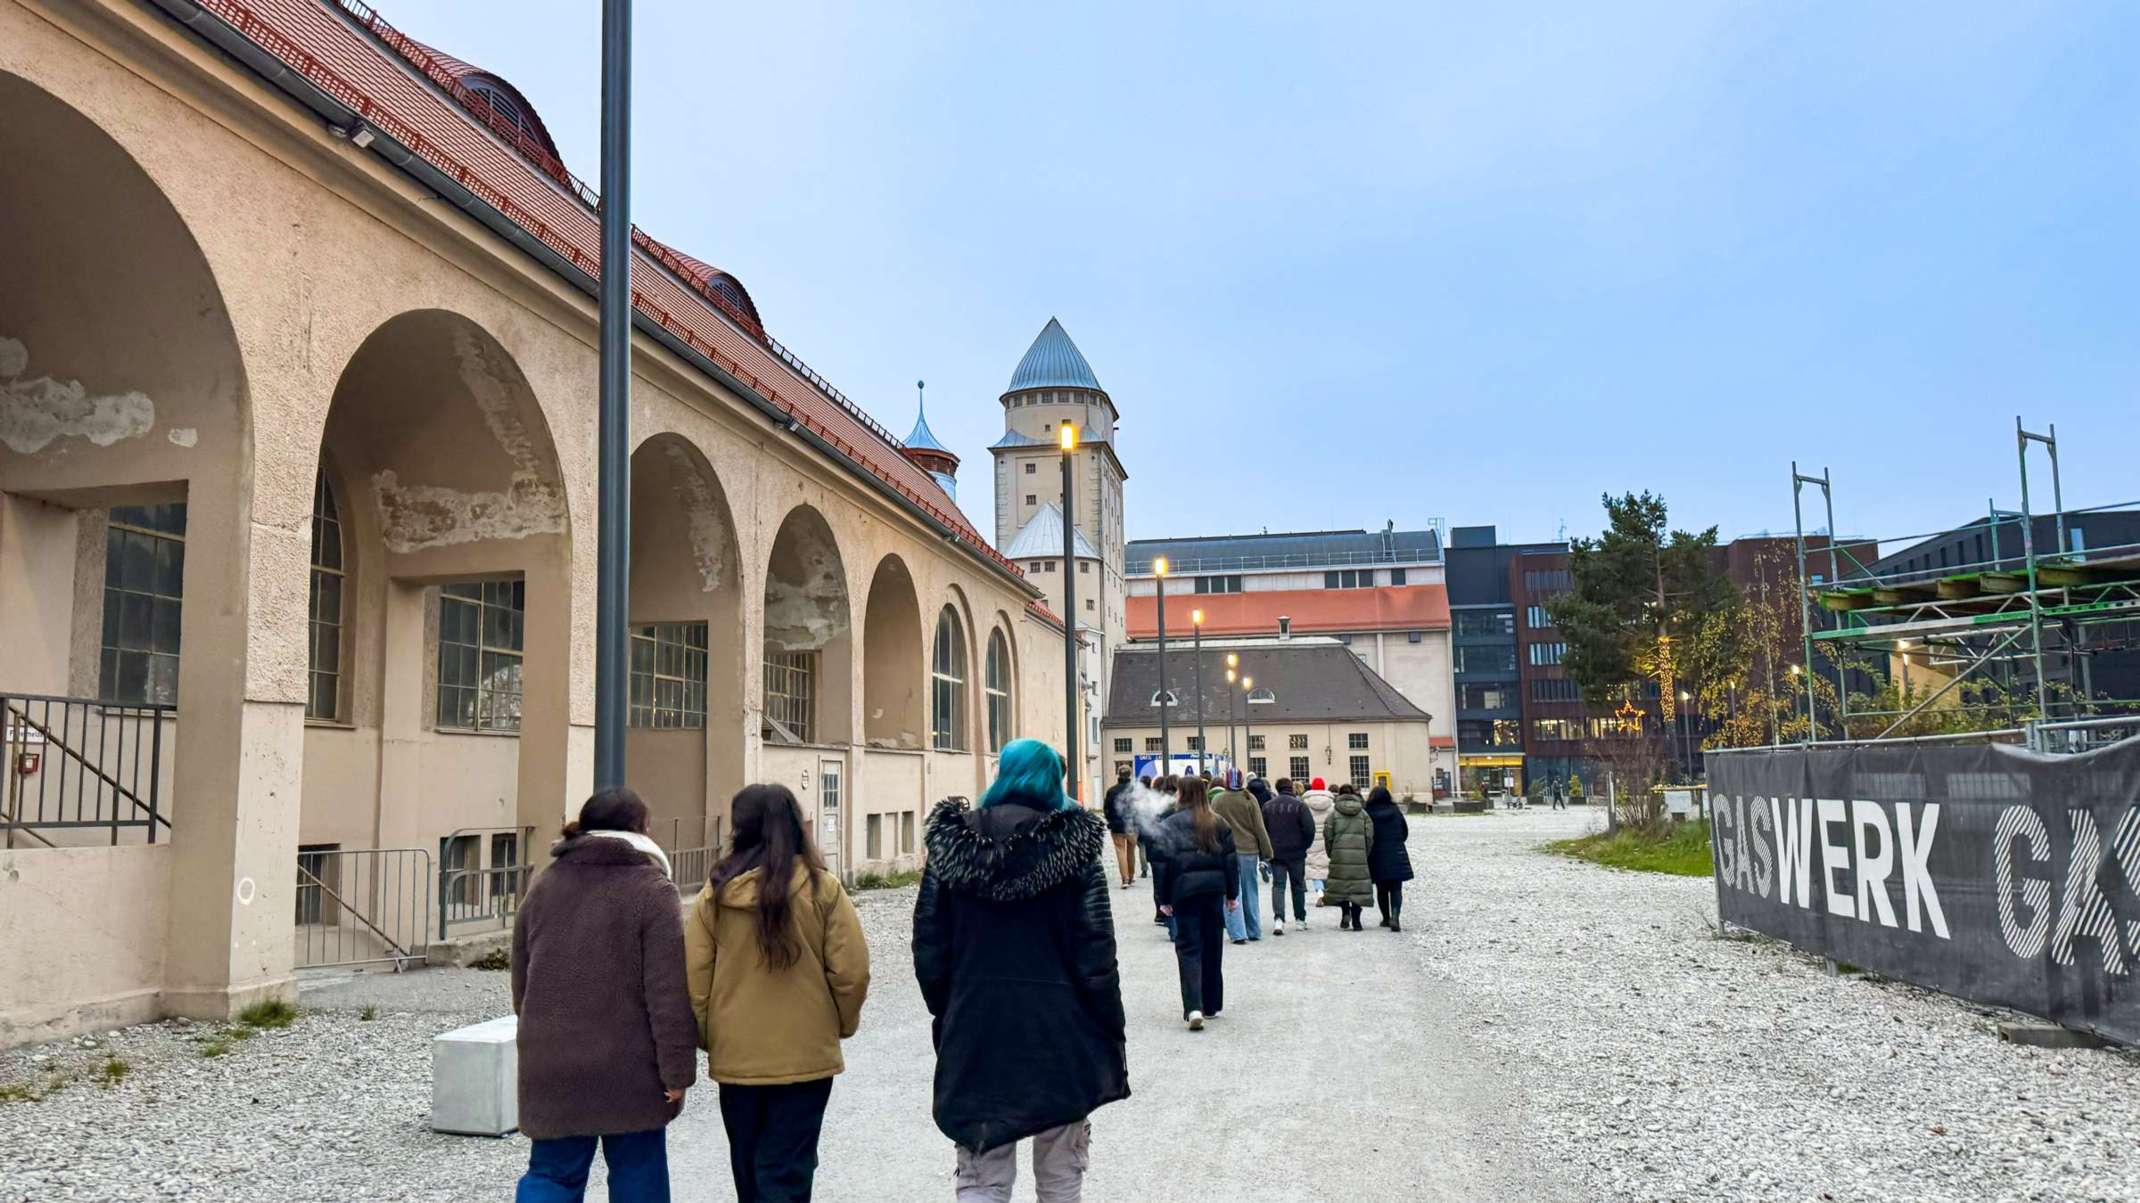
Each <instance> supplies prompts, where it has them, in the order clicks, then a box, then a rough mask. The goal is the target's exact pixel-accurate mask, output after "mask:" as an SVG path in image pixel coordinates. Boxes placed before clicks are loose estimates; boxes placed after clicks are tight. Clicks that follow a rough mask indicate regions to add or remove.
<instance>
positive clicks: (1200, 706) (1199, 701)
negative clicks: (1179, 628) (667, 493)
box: [1189, 610, 1238, 773]
mask: <svg viewBox="0 0 2140 1203" xmlns="http://www.w3.org/2000/svg"><path fill="white" fill-rule="evenodd" d="M1190 616H1191V618H1192V619H1193V621H1192V622H1190V624H1189V626H1190V627H1191V629H1193V630H1194V631H1195V632H1196V771H1197V772H1199V773H1201V772H1203V771H1204V751H1205V749H1206V748H1207V747H1209V746H1210V745H1209V741H1208V740H1206V739H1205V737H1204V612H1203V611H1202V610H1195V611H1191V614H1190ZM1237 763H1238V762H1237Z"/></svg>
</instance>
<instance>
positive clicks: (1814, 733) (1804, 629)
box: [1791, 459, 1820, 743]
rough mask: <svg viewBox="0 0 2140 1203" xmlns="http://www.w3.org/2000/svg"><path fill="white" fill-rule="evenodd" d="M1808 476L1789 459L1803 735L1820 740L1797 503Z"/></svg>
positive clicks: (1803, 542) (1800, 513)
mask: <svg viewBox="0 0 2140 1203" xmlns="http://www.w3.org/2000/svg"><path fill="white" fill-rule="evenodd" d="M1806 480H1807V477H1806V476H1805V475H1804V474H1803V473H1801V472H1799V470H1798V461H1797V460H1795V459H1794V460H1792V461H1791V522H1792V524H1793V525H1794V526H1795V527H1796V528H1797V547H1798V630H1799V633H1800V634H1802V635H1804V636H1805V638H1806V664H1805V671H1804V672H1802V673H1800V674H1799V675H1800V676H1802V677H1804V678H1805V681H1806V739H1807V740H1808V742H1811V743H1819V742H1820V724H1819V723H1817V722H1815V721H1814V720H1813V593H1812V591H1811V590H1810V589H1808V588H1807V587H1806V516H1805V507H1804V506H1802V505H1800V504H1799V494H1800V493H1801V492H1802V491H1803V489H1804V486H1805V483H1806Z"/></svg>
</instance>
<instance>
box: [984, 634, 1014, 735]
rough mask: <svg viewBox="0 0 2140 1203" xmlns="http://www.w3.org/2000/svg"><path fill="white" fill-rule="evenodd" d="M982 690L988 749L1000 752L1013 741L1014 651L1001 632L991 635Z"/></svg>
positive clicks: (989, 636) (989, 635)
mask: <svg viewBox="0 0 2140 1203" xmlns="http://www.w3.org/2000/svg"><path fill="white" fill-rule="evenodd" d="M981 689H982V691H983V692H984V693H986V694H987V695H988V750H989V751H990V752H1001V751H1002V750H1003V745H1004V744H1007V743H1009V742H1010V741H1011V648H1010V644H1009V643H1007V642H1005V641H1004V638H1003V632H1002V631H1000V630H997V631H990V632H989V633H988V664H987V665H986V667H985V670H984V675H983V676H982V678H981Z"/></svg>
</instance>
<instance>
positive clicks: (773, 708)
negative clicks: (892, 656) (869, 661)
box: [762, 505, 854, 745]
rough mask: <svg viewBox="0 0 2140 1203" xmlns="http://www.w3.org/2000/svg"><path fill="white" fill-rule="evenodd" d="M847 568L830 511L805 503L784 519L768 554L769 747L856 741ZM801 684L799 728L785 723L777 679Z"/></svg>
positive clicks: (766, 722)
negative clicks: (827, 515)
mask: <svg viewBox="0 0 2140 1203" xmlns="http://www.w3.org/2000/svg"><path fill="white" fill-rule="evenodd" d="M852 613H853V612H852V607H851V605H850V603H849V600H848V593H847V566H846V563H845V561H844V560H843V559H842V558H841V555H840V544H839V540H838V539H837V538H836V537H834V535H833V533H832V527H831V525H830V524H829V523H827V522H826V521H825V516H824V515H823V514H822V513H820V512H818V510H817V509H816V508H815V507H813V506H810V505H798V506H796V507H795V508H794V509H792V510H789V511H788V514H787V516H786V517H785V518H783V519H781V522H780V528H779V531H778V532H777V533H776V534H775V535H774V536H773V545H772V549H771V550H770V551H769V552H768V553H767V556H766V573H765V665H766V669H765V681H764V683H763V685H764V691H765V692H764V695H763V696H764V709H763V716H764V717H763V720H762V735H763V738H764V739H765V741H766V742H767V743H769V744H781V743H806V744H829V745H836V744H847V743H852V742H853V741H854V719H853V698H854V626H853V617H852ZM783 676H785V679H786V680H788V681H790V682H795V683H798V684H799V687H800V688H802V689H804V690H806V693H805V694H804V695H803V696H804V697H805V698H806V704H805V705H804V706H803V708H802V711H801V712H800V713H799V714H798V715H796V716H795V717H799V718H801V719H802V720H803V721H804V722H806V723H807V729H797V728H796V727H795V726H793V725H791V724H789V723H785V722H783V721H782V719H783V715H782V714H781V712H780V711H781V703H780V702H779V701H777V700H776V695H777V691H776V690H775V688H774V687H775V684H776V679H779V678H782V677H783Z"/></svg>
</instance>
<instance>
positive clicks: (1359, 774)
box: [1351, 756, 1373, 789]
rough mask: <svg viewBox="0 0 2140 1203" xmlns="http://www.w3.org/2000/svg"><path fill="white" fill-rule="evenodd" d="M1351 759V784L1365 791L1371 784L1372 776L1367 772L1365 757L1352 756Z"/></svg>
mask: <svg viewBox="0 0 2140 1203" xmlns="http://www.w3.org/2000/svg"><path fill="white" fill-rule="evenodd" d="M1351 759H1352V766H1351V767H1352V783H1353V784H1354V785H1357V786H1359V787H1360V788H1361V789H1366V788H1367V787H1368V786H1369V785H1371V784H1373V781H1372V778H1373V774H1372V773H1370V772H1368V770H1367V757H1365V756H1354V757H1352V758H1351Z"/></svg>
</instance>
